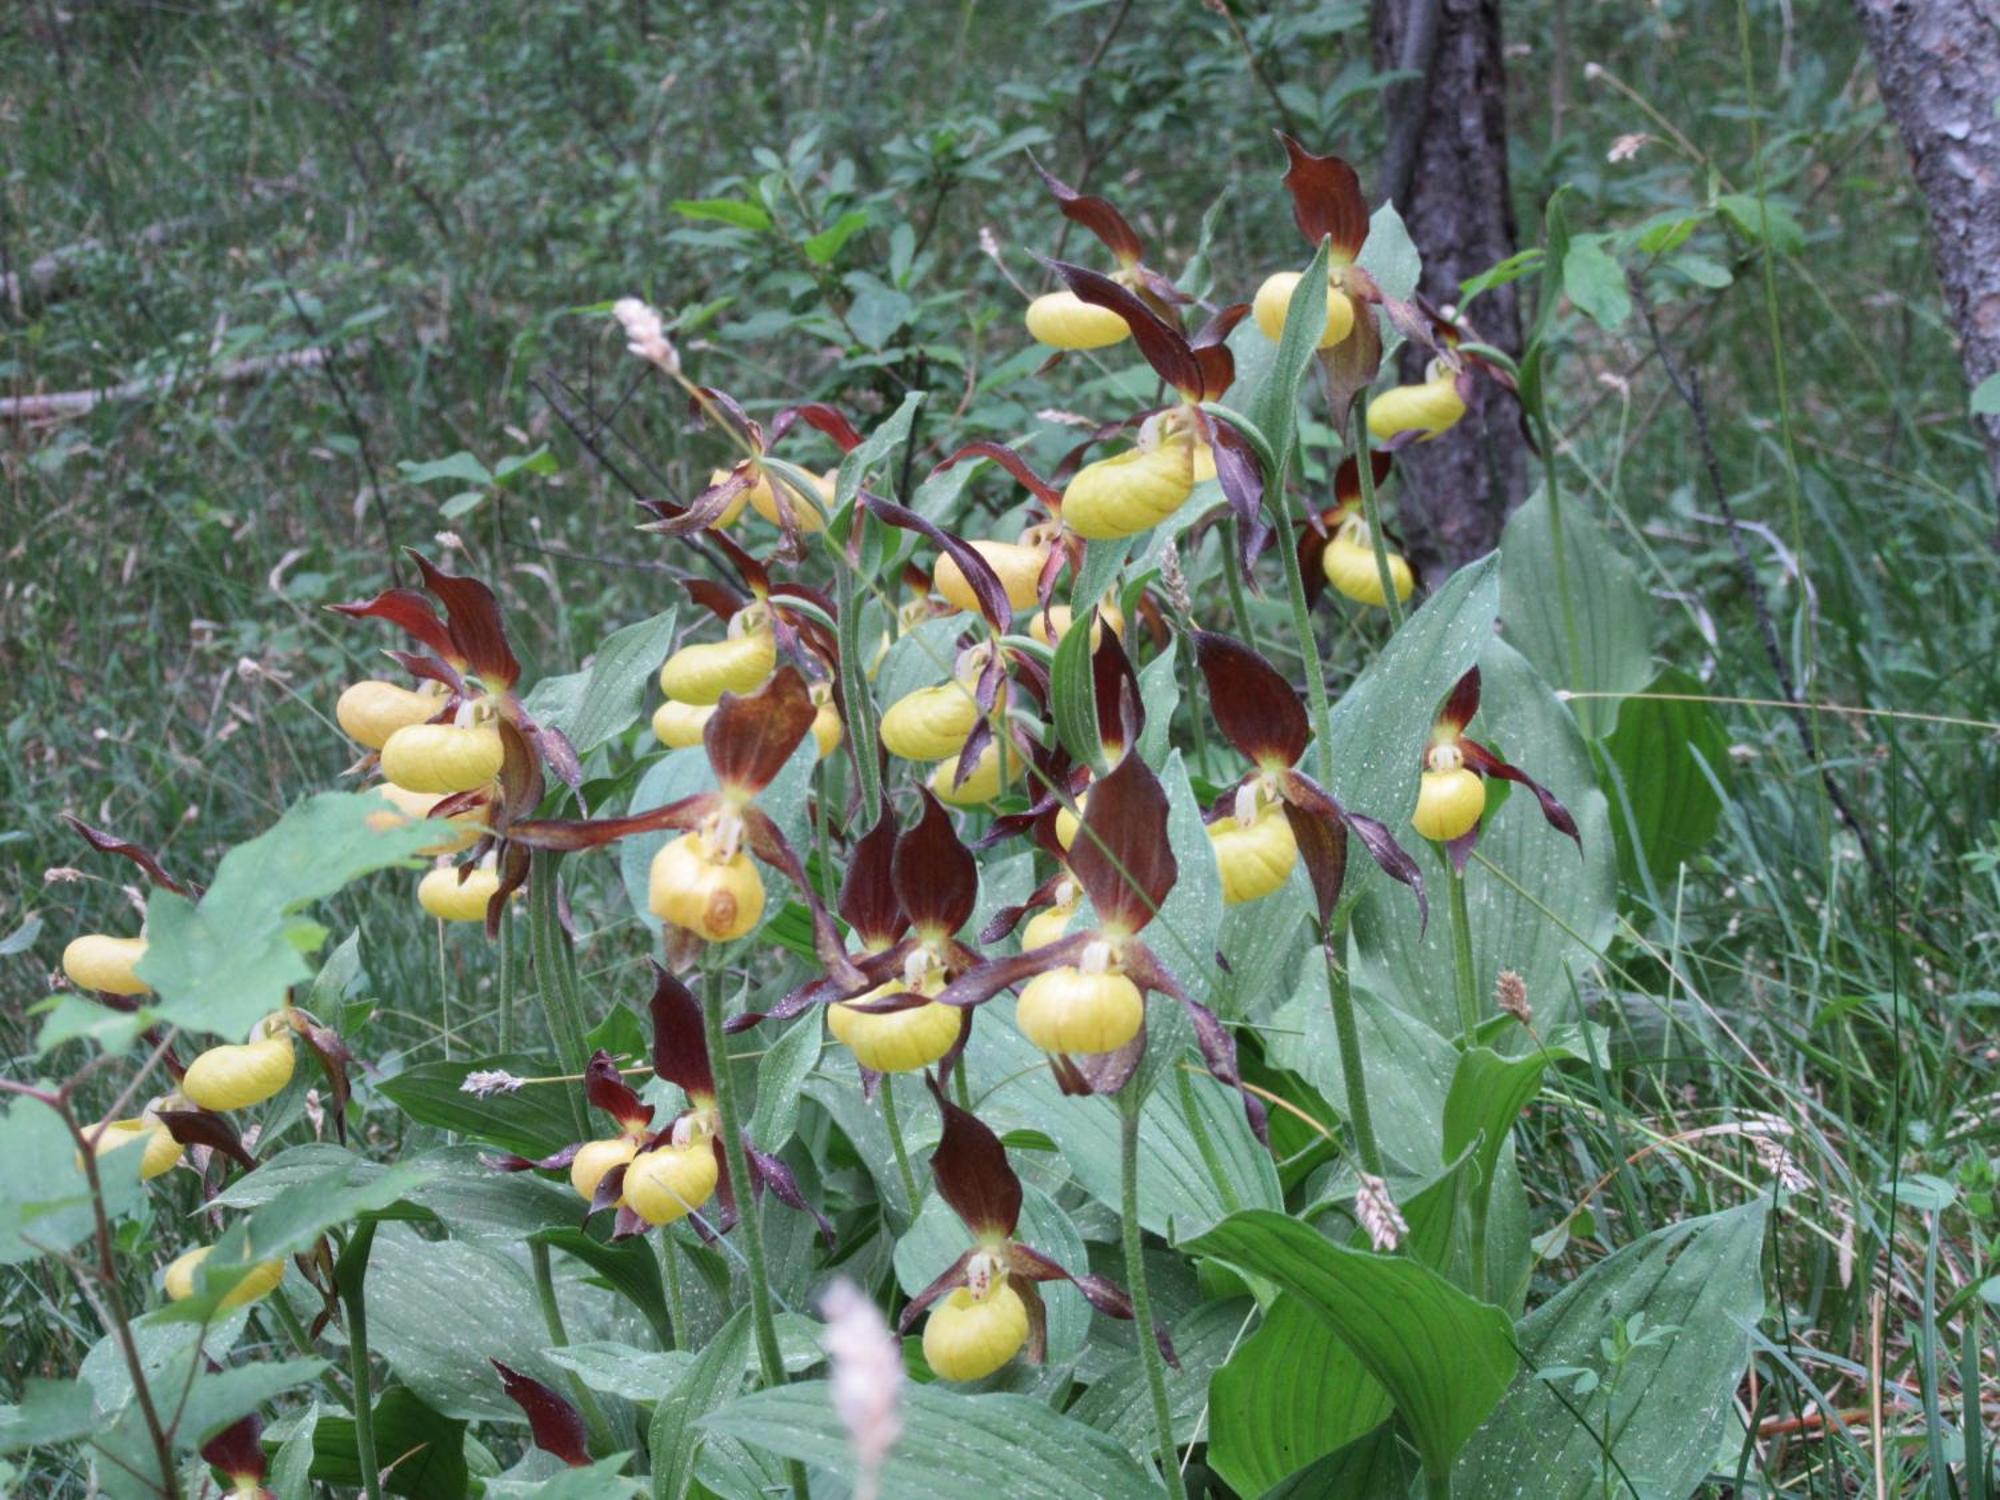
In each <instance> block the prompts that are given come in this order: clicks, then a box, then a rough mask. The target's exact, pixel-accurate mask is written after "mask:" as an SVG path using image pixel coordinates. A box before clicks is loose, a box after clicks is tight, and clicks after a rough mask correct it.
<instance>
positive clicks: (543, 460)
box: [493, 443, 562, 484]
mask: <svg viewBox="0 0 2000 1500" xmlns="http://www.w3.org/2000/svg"><path fill="white" fill-rule="evenodd" d="M561 468H562V465H561V464H559V463H558V462H557V461H556V456H555V454H553V453H551V452H550V451H549V445H548V444H547V443H543V444H542V445H541V446H540V447H539V448H537V449H535V451H534V452H532V453H514V454H510V455H508V456H507V457H506V458H503V459H501V460H500V467H499V468H497V469H495V470H494V471H493V482H494V483H495V484H505V483H507V482H508V481H509V480H510V479H512V478H513V477H514V476H515V475H516V474H534V475H537V476H539V477H541V478H547V477H548V476H549V475H551V474H554V473H556V472H558V471H559V470H560V469H561Z"/></svg>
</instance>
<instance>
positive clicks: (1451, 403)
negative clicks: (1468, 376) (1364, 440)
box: [1368, 370, 1465, 443]
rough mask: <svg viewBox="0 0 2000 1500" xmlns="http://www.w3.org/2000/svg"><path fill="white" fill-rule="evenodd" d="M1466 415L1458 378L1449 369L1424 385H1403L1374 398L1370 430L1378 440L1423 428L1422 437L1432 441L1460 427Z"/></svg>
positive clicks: (1370, 412)
mask: <svg viewBox="0 0 2000 1500" xmlns="http://www.w3.org/2000/svg"><path fill="white" fill-rule="evenodd" d="M1464 415H1465V398H1464V397H1463V396H1461V395H1459V393H1458V380H1457V378H1456V377H1455V376H1454V375H1452V373H1451V372H1450V371H1449V370H1446V371H1443V372H1441V373H1439V374H1437V375H1435V376H1433V377H1432V378H1431V379H1429V380H1426V381H1425V382H1423V384H1421V385H1399V386H1397V387H1396V388H1395V389H1393V390H1388V391H1384V392H1383V393H1382V394H1381V395H1379V396H1377V397H1376V398H1375V399H1374V400H1372V401H1370V402H1369V403H1368V431H1369V432H1370V433H1371V434H1373V435H1374V438H1375V441H1376V442H1378V443H1386V442H1388V441H1389V439H1390V438H1392V437H1395V436H1397V435H1398V434H1399V433H1404V432H1421V433H1422V434H1423V437H1422V438H1421V439H1420V441H1422V442H1429V441H1430V440H1431V439H1432V438H1434V437H1436V436H1438V434H1440V433H1443V432H1449V431H1450V430H1451V429H1452V428H1453V427H1456V426H1457V425H1458V419H1459V418H1460V417H1462V416H1464Z"/></svg>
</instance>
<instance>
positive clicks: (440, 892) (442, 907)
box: [417, 865, 500, 922]
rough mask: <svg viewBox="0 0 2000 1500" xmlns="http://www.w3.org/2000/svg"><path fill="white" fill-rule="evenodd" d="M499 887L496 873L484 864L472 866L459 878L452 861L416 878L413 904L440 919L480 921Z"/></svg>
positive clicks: (498, 877)
mask: <svg viewBox="0 0 2000 1500" xmlns="http://www.w3.org/2000/svg"><path fill="white" fill-rule="evenodd" d="M499 889H500V876H499V873H498V872H497V871H495V870H490V869H488V868H487V867H486V866H484V865H477V866H475V867H474V868H473V871H472V873H471V874H469V875H467V876H466V877H465V879H464V880H463V881H461V880H460V879H459V878H458V868H457V867H456V866H455V865H440V866H439V867H438V868H437V869H435V870H430V871H427V872H426V873H425V875H424V878H423V879H422V880H420V881H418V882H417V904H418V905H420V906H422V907H423V909H424V910H425V911H427V912H429V913H430V914H431V915H432V916H434V917H436V918H437V919H438V920H439V921H440V922H484V921H485V920H486V908H487V907H488V906H489V905H490V904H491V903H492V900H493V893H494V892H495V891H497V890H499Z"/></svg>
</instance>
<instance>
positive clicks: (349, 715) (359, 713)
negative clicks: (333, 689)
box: [333, 680, 444, 750]
mask: <svg viewBox="0 0 2000 1500" xmlns="http://www.w3.org/2000/svg"><path fill="white" fill-rule="evenodd" d="M443 706H444V687H443V684H441V683H436V682H426V683H425V684H424V685H423V686H422V687H420V688H418V689H417V690H415V691H414V692H412V691H411V690H410V689H409V688H406V687H399V686H397V685H396V684H395V683H393V682H376V681H373V680H370V681H367V682H357V683H355V684H354V685H353V686H351V687H349V688H348V689H347V690H346V691H345V692H343V693H342V694H341V695H340V701H339V702H337V703H335V704H334V705H333V717H334V721H335V722H336V723H337V724H339V725H340V727H341V729H342V730H343V731H344V732H345V733H346V735H347V737H348V738H349V739H351V740H353V741H354V742H355V743H356V744H357V745H365V746H366V747H367V748H368V749H370V750H380V749H381V748H382V747H383V746H384V745H386V744H387V743H388V742H389V736H390V735H392V734H394V733H395V732H396V731H397V730H399V729H406V728H408V727H409V726H410V725H412V724H423V723H426V722H428V721H429V720H430V719H431V718H432V717H434V716H435V715H436V713H437V711H438V710H439V709H440V708H441V707H443Z"/></svg>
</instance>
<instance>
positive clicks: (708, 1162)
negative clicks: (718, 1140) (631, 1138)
mask: <svg viewBox="0 0 2000 1500" xmlns="http://www.w3.org/2000/svg"><path fill="white" fill-rule="evenodd" d="M720 1175H721V1174H720V1172H719V1171H718V1170H717V1168H716V1165H715V1147H714V1145H713V1144H712V1143H711V1142H710V1141H709V1140H708V1138H707V1136H705V1135H703V1134H701V1133H699V1132H697V1133H696V1135H695V1137H694V1138H693V1139H692V1140H691V1141H690V1142H689V1143H688V1144H687V1145H685V1146H676V1145H671V1144H669V1145H662V1146H656V1147H654V1148H653V1149H652V1150H651V1151H646V1152H642V1153H641V1154H640V1155H639V1156H638V1157H637V1158H635V1159H634V1160H633V1162H632V1165H631V1166H629V1167H627V1168H626V1169H625V1201H626V1203H628V1204H630V1205H631V1208H632V1212H634V1213H635V1214H637V1215H638V1216H639V1217H640V1218H642V1219H644V1220H645V1221H646V1222H647V1223H648V1224H672V1223H674V1222H675V1221H676V1220H678V1219H683V1218H685V1217H687V1215H689V1214H691V1213H695V1212H698V1211H699V1210H700V1209H701V1207H702V1206H703V1205H704V1204H706V1203H707V1202H708V1200H709V1199H710V1198H712V1197H714V1196H715V1184H716V1181H717V1179H718V1178H719V1177H720Z"/></svg>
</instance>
